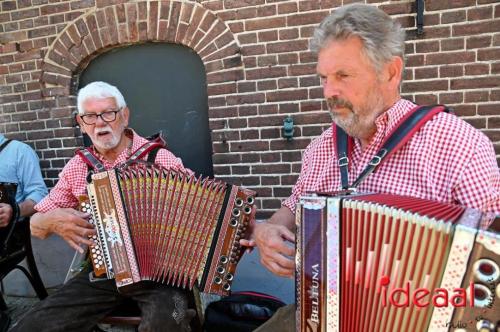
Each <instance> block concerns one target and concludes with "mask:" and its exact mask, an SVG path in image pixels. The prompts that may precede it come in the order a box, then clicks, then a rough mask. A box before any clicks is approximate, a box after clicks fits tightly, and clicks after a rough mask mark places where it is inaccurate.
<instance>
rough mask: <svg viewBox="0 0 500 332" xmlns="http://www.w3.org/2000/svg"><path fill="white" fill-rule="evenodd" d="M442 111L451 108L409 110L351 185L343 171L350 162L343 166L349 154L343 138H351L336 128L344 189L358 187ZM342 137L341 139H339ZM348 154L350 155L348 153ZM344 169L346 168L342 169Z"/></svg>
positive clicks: (347, 160) (437, 106) (433, 107)
mask: <svg viewBox="0 0 500 332" xmlns="http://www.w3.org/2000/svg"><path fill="white" fill-rule="evenodd" d="M440 112H449V109H448V108H447V107H445V106H443V105H432V106H420V107H416V108H414V109H413V110H412V111H411V112H409V113H408V114H407V115H406V116H404V117H403V118H402V119H401V120H400V121H399V123H398V125H397V126H396V127H395V129H393V131H392V132H391V133H389V135H387V138H386V139H385V141H384V142H383V143H382V147H381V148H380V150H379V151H378V152H377V153H376V154H375V156H374V157H373V158H372V160H371V161H370V162H369V163H368V165H367V166H366V168H365V169H364V170H363V172H361V174H360V175H359V177H358V178H357V179H356V180H355V181H354V182H353V183H352V185H351V186H349V183H348V181H347V177H346V176H345V178H346V181H344V180H343V178H344V177H343V176H342V172H347V169H348V165H344V163H347V164H348V162H349V159H348V158H347V159H345V158H344V159H343V160H344V161H345V162H343V163H342V166H341V162H340V160H341V158H343V157H344V155H347V153H348V152H347V145H346V144H345V143H342V142H343V140H346V141H347V140H349V139H350V138H349V137H348V138H340V137H339V136H342V135H345V136H347V134H346V133H345V132H344V131H343V130H342V131H341V130H338V129H339V128H338V127H337V130H336V140H337V142H341V144H340V145H339V143H337V156H338V159H339V166H340V172H341V181H342V183H341V185H342V189H344V190H346V189H349V188H356V187H357V186H358V185H359V184H360V183H361V182H362V181H363V180H364V179H365V178H366V177H367V176H368V175H370V174H371V173H373V172H374V171H375V170H376V169H377V167H379V166H380V165H381V164H382V162H384V161H386V160H387V159H388V157H389V156H390V155H392V154H393V153H394V152H396V151H397V150H398V149H399V148H401V147H402V146H403V145H404V144H406V142H408V141H409V140H410V138H412V137H413V135H414V134H415V133H416V132H417V131H418V130H419V129H420V128H421V127H422V126H423V125H424V124H425V123H426V122H427V121H429V120H430V119H432V118H433V117H434V116H435V115H436V114H438V113H440ZM339 138H340V139H339ZM347 156H348V155H347ZM342 169H344V170H342Z"/></svg>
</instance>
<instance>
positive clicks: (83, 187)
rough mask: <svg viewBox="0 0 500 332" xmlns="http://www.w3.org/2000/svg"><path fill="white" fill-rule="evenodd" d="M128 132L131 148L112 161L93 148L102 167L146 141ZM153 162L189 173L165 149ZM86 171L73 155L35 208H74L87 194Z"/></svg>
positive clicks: (115, 162) (85, 165)
mask: <svg viewBox="0 0 500 332" xmlns="http://www.w3.org/2000/svg"><path fill="white" fill-rule="evenodd" d="M130 132H131V133H132V135H133V137H132V148H131V149H125V150H124V151H123V152H122V153H120V155H119V156H118V158H117V159H116V160H115V161H114V162H113V163H111V162H109V161H107V160H106V159H104V158H103V157H102V156H101V155H99V154H98V153H97V151H96V150H94V152H95V154H96V156H97V157H98V158H99V160H100V161H101V162H102V164H103V165H104V168H106V169H111V168H113V167H115V166H118V165H120V164H121V163H123V162H125V161H127V159H128V158H129V157H130V155H129V154H130V153H129V151H131V152H134V151H136V150H137V149H138V148H140V147H141V146H142V145H144V144H145V143H146V142H147V140H146V139H145V138H143V137H141V136H139V135H137V134H136V133H135V132H134V131H132V130H131V131H130ZM155 162H156V163H158V164H160V165H161V166H163V167H165V168H172V169H178V170H184V171H188V172H190V173H191V171H190V170H189V169H186V168H184V166H183V164H182V161H181V160H180V159H179V158H177V157H176V156H174V155H173V154H172V153H171V152H170V151H168V150H166V149H160V150H159V151H158V154H157V155H156V160H155ZM87 172H88V167H87V164H86V163H85V162H84V161H83V159H82V158H81V157H80V156H78V155H77V156H74V157H73V158H72V159H71V160H70V161H69V162H68V163H67V164H66V166H64V168H63V170H62V171H61V173H59V181H58V182H57V184H56V185H55V186H54V188H52V190H51V191H50V192H49V195H48V196H46V197H45V198H44V199H43V200H42V201H40V203H38V204H37V205H36V206H35V209H36V210H37V211H39V212H47V211H50V210H53V209H56V208H76V207H77V206H78V196H81V195H86V194H87V180H86V178H87Z"/></svg>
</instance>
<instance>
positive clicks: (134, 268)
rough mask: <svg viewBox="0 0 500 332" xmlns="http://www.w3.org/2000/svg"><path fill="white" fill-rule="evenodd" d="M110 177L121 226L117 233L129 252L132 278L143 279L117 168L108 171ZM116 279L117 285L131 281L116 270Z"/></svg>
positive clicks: (136, 280) (135, 279)
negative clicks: (122, 277)
mask: <svg viewBox="0 0 500 332" xmlns="http://www.w3.org/2000/svg"><path fill="white" fill-rule="evenodd" d="M108 174H109V175H108V178H109V183H110V187H111V192H112V195H113V199H114V202H115V213H116V218H117V221H118V225H119V228H118V229H117V230H116V232H117V233H121V237H122V241H123V246H124V247H125V252H126V254H127V258H128V259H127V262H128V264H126V265H128V267H129V271H130V273H131V274H132V280H133V282H138V281H140V280H141V276H140V274H139V267H138V265H137V260H136V257H135V249H134V244H133V242H132V237H131V235H130V230H129V226H128V221H127V216H126V214H125V209H124V205H123V202H122V196H121V191H120V185H119V183H118V176H117V174H116V171H115V170H111V171H108ZM115 279H116V282H117V285H118V286H120V284H122V283H123V284H127V283H129V281H128V280H127V279H123V281H122V280H121V278H120V276H117V274H116V271H115Z"/></svg>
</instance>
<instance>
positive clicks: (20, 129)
mask: <svg viewBox="0 0 500 332" xmlns="http://www.w3.org/2000/svg"><path fill="white" fill-rule="evenodd" d="M349 2H352V1H346V0H345V1H341V0H299V1H286V0H283V1H280V0H253V1H251V0H225V1H219V0H217V1H215V0H198V1H122V0H73V1H61V0H3V1H1V2H0V7H1V8H0V9H1V12H0V94H1V96H0V132H2V133H5V134H6V135H7V136H8V137H12V138H16V139H20V140H22V141H25V142H27V143H29V144H30V145H32V146H33V147H34V148H35V149H36V151H37V153H38V154H39V156H40V158H41V163H42V168H43V173H44V176H45V178H46V180H47V183H48V184H49V185H50V186H52V185H53V184H54V183H55V181H56V178H57V173H58V172H59V170H60V169H61V168H62V167H63V165H64V164H65V163H66V162H67V160H68V159H69V158H70V157H71V156H72V155H73V151H74V149H75V147H76V146H78V145H79V144H80V142H81V140H80V137H79V133H78V130H76V129H75V128H74V123H73V120H72V118H71V113H72V111H73V110H74V109H75V98H74V93H75V91H74V90H75V89H74V86H75V85H76V82H77V79H78V75H79V73H81V71H82V70H83V69H84V68H85V66H86V65H87V64H88V63H89V61H91V60H92V59H93V58H95V57H96V56H98V55H99V54H101V53H103V52H104V51H107V50H109V49H111V48H114V47H122V46H124V45H127V44H134V43H139V42H145V41H157V42H173V43H181V44H185V45H187V46H189V47H191V48H193V49H194V50H195V51H196V52H197V53H198V54H199V55H200V58H201V59H202V61H203V63H204V64H205V68H206V72H207V82H208V96H209V97H208V98H209V100H208V102H209V110H208V112H209V121H210V128H211V130H212V139H213V151H214V158H213V160H214V170H215V173H216V175H217V176H218V177H220V178H223V179H225V180H228V181H231V182H234V183H241V184H244V185H246V186H249V187H253V188H256V189H257V190H258V192H259V195H260V200H259V204H260V207H261V215H260V216H261V217H264V216H267V215H269V214H270V213H271V212H272V211H273V210H274V209H276V208H278V207H279V206H280V199H281V198H284V197H286V196H288V195H289V193H290V189H291V186H292V185H293V183H294V182H295V180H296V178H297V173H298V172H299V171H300V157H301V151H302V150H303V149H304V148H305V147H306V146H307V144H308V143H309V142H310V140H311V139H312V138H314V137H316V136H317V135H319V134H320V133H321V132H322V130H324V129H325V128H326V127H327V126H328V123H329V116H328V115H327V112H325V110H326V107H325V104H324V103H323V101H322V91H321V88H320V86H319V80H318V79H317V77H316V75H315V57H314V56H313V55H312V54H311V53H310V52H309V51H308V39H309V37H310V36H311V33H312V31H313V27H314V26H316V25H317V24H318V23H319V22H320V21H321V19H322V18H323V17H325V16H326V15H327V14H328V13H329V12H330V11H331V10H332V9H334V8H335V7H337V6H340V5H342V4H346V3H349ZM367 2H370V3H373V4H377V5H380V7H381V8H383V9H384V10H385V11H386V12H387V13H389V14H390V15H392V16H393V17H394V18H396V19H397V20H399V21H400V22H401V23H402V25H403V26H404V27H405V28H406V29H407V47H406V51H407V63H406V72H405V79H406V81H405V83H404V84H403V94H404V96H405V97H407V98H409V99H413V100H415V101H416V102H418V103H445V104H448V105H450V106H452V107H453V108H454V109H455V110H456V112H457V114H458V115H459V116H461V117H463V119H465V120H466V121H468V122H470V123H471V124H473V125H474V126H475V127H476V128H478V129H480V130H482V131H483V132H484V133H485V134H486V135H488V136H489V137H490V139H491V140H492V141H493V142H494V144H495V148H496V152H497V157H498V160H499V161H500V110H499V106H500V4H499V3H498V1H497V0H454V1H443V0H426V1H425V13H424V20H425V27H424V31H425V33H424V35H422V36H417V35H416V32H415V31H416V28H415V18H416V14H415V3H414V1H377V0H368V1H367ZM287 115H291V116H293V119H294V122H295V124H296V127H295V133H294V139H293V140H292V141H286V140H284V139H283V138H282V137H281V126H282V124H283V119H284V118H285V117H286V116H287Z"/></svg>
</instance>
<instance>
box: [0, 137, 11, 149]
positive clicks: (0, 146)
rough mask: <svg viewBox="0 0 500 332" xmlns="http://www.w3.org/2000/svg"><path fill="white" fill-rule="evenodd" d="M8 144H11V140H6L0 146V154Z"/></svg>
mask: <svg viewBox="0 0 500 332" xmlns="http://www.w3.org/2000/svg"><path fill="white" fill-rule="evenodd" d="M10 142H12V140H11V139H8V140H6V141H5V142H3V143H2V145H0V152H2V150H3V149H5V147H6V146H7V145H9V143H10Z"/></svg>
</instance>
